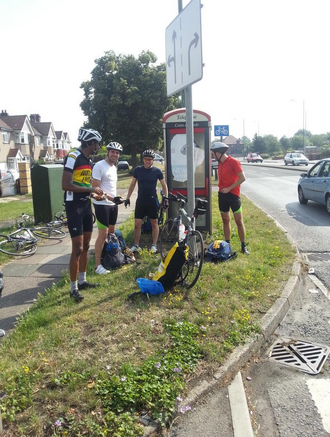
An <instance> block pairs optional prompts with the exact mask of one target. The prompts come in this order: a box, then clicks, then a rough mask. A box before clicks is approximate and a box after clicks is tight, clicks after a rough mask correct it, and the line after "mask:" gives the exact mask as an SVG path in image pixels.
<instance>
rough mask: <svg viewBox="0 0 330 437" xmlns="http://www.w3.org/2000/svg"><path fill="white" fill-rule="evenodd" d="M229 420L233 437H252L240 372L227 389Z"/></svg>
mask: <svg viewBox="0 0 330 437" xmlns="http://www.w3.org/2000/svg"><path fill="white" fill-rule="evenodd" d="M228 394H229V402H230V409H231V418H232V422H233V428H234V436H235V437H253V430H252V425H251V420H250V414H249V408H248V404H247V401H246V397H245V390H244V385H243V381H242V375H241V372H238V373H237V375H236V376H235V378H234V379H233V381H232V383H231V384H230V385H229V387H228Z"/></svg>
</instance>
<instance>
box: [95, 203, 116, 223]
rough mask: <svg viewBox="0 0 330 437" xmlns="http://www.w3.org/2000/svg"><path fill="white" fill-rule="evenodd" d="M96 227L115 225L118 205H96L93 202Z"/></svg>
mask: <svg viewBox="0 0 330 437" xmlns="http://www.w3.org/2000/svg"><path fill="white" fill-rule="evenodd" d="M94 208H95V215H96V220H97V227H98V228H99V229H104V228H108V226H109V225H115V224H116V221H117V217H118V205H97V204H96V203H94Z"/></svg>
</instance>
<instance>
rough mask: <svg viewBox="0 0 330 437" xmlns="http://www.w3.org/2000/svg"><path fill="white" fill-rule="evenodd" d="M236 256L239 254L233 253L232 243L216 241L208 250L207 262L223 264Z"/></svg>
mask: <svg viewBox="0 0 330 437" xmlns="http://www.w3.org/2000/svg"><path fill="white" fill-rule="evenodd" d="M236 256H237V252H232V249H231V244H230V243H227V242H226V241H222V240H215V241H213V243H211V244H210V245H209V247H208V248H207V250H206V253H205V261H209V262H223V261H229V260H230V259H232V258H235V257H236Z"/></svg>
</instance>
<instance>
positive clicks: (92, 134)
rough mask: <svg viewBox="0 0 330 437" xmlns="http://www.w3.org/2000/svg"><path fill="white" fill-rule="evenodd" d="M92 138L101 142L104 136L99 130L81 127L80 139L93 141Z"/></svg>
mask: <svg viewBox="0 0 330 437" xmlns="http://www.w3.org/2000/svg"><path fill="white" fill-rule="evenodd" d="M92 140H95V141H97V142H98V143H101V141H102V137H101V134H99V132H98V131H97V130H94V129H85V128H81V129H79V134H78V141H84V142H86V143H87V142H88V141H92Z"/></svg>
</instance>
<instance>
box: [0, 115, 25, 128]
mask: <svg viewBox="0 0 330 437" xmlns="http://www.w3.org/2000/svg"><path fill="white" fill-rule="evenodd" d="M0 118H1V120H2V121H4V122H5V123H6V124H7V125H8V126H9V127H11V128H12V129H15V130H21V129H22V127H23V126H24V123H25V120H26V119H27V115H0Z"/></svg>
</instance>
